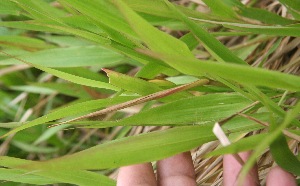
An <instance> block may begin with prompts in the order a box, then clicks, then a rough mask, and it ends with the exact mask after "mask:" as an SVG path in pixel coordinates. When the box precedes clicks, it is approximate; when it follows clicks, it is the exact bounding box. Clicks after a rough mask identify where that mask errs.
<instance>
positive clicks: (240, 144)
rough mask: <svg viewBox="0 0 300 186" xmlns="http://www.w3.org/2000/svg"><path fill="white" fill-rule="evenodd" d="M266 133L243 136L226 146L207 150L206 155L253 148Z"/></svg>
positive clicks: (233, 152)
mask: <svg viewBox="0 0 300 186" xmlns="http://www.w3.org/2000/svg"><path fill="white" fill-rule="evenodd" d="M267 135H268V134H257V135H253V136H250V137H246V138H243V139H241V140H239V141H237V142H235V143H232V144H230V145H228V146H226V147H221V148H219V149H217V150H214V151H212V152H209V153H208V154H206V157H210V156H220V155H224V154H237V153H239V152H243V151H249V150H253V149H254V148H255V147H256V146H257V144H258V143H260V142H261V141H262V140H264V138H265V137H266V136H267Z"/></svg>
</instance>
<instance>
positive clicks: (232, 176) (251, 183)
mask: <svg viewBox="0 0 300 186" xmlns="http://www.w3.org/2000/svg"><path fill="white" fill-rule="evenodd" d="M250 154H251V153H250V152H242V153H239V156H240V157H241V159H242V160H243V161H244V162H245V161H247V159H248V158H249V156H250ZM241 169H242V165H241V164H240V163H239V162H238V161H237V160H236V159H235V157H234V156H233V155H225V156H224V158H223V178H224V180H223V185H224V186H235V185H237V184H238V182H237V180H238V176H239V173H240V171H241ZM256 185H259V181H258V175H257V167H256V165H255V167H253V168H252V169H251V171H250V172H249V173H248V175H247V177H246V178H245V180H244V183H243V186H256Z"/></svg>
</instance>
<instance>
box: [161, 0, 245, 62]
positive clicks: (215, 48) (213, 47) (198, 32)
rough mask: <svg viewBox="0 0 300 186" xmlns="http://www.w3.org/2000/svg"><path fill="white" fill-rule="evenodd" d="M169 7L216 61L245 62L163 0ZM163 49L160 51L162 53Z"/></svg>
mask: <svg viewBox="0 0 300 186" xmlns="http://www.w3.org/2000/svg"><path fill="white" fill-rule="evenodd" d="M164 1H165V2H166V4H167V5H168V6H169V7H170V9H171V10H172V11H173V12H174V14H176V15H177V16H178V18H179V19H181V20H182V21H183V22H184V23H185V24H186V25H187V27H189V29H190V30H191V31H192V32H193V33H194V35H195V36H196V37H197V39H198V40H199V41H200V42H201V43H202V44H203V45H204V47H205V49H206V50H208V51H209V53H210V54H211V55H212V56H213V57H214V58H216V59H217V60H218V61H222V62H228V63H237V64H246V62H244V61H243V60H242V59H240V58H239V57H237V56H236V55H234V54H233V53H232V52H231V51H230V50H229V49H228V48H227V47H225V46H224V45H223V44H222V43H221V42H220V41H218V40H217V39H216V38H214V37H213V36H212V35H210V34H209V33H208V32H207V31H206V30H204V29H203V28H201V27H200V26H199V25H197V24H195V23H194V22H193V21H191V20H190V19H189V18H188V17H186V16H185V15H184V14H183V13H182V12H180V11H179V10H178V9H176V7H175V6H174V5H173V4H171V3H170V2H168V1H166V0H164ZM162 52H163V51H160V53H162Z"/></svg>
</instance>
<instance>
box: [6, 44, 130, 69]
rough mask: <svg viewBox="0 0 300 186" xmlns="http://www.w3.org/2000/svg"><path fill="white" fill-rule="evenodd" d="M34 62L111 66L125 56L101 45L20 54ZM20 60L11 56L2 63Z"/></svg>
mask: <svg viewBox="0 0 300 186" xmlns="http://www.w3.org/2000/svg"><path fill="white" fill-rule="evenodd" d="M18 58H21V59H22V60H25V61H30V63H32V64H36V65H41V66H43V67H81V66H97V67H109V66H113V65H117V64H120V63H121V62H122V61H123V60H125V57H124V56H123V55H121V54H118V53H116V52H113V51H111V50H109V49H105V48H103V47H99V46H83V47H70V48H56V49H49V50H42V51H38V52H33V53H30V54H25V55H21V56H18ZM22 63H23V62H21V61H20V60H17V59H15V58H9V59H5V60H1V61H0V65H11V64H22Z"/></svg>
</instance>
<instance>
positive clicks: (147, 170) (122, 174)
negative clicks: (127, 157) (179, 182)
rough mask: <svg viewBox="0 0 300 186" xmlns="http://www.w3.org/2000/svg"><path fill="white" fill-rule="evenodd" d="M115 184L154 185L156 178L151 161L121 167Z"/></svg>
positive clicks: (131, 185)
mask: <svg viewBox="0 0 300 186" xmlns="http://www.w3.org/2000/svg"><path fill="white" fill-rule="evenodd" d="M117 186H156V179H155V175H154V172H153V168H152V165H151V163H143V164H137V165H130V166H125V167H121V168H120V170H119V174H118V178H117Z"/></svg>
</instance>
